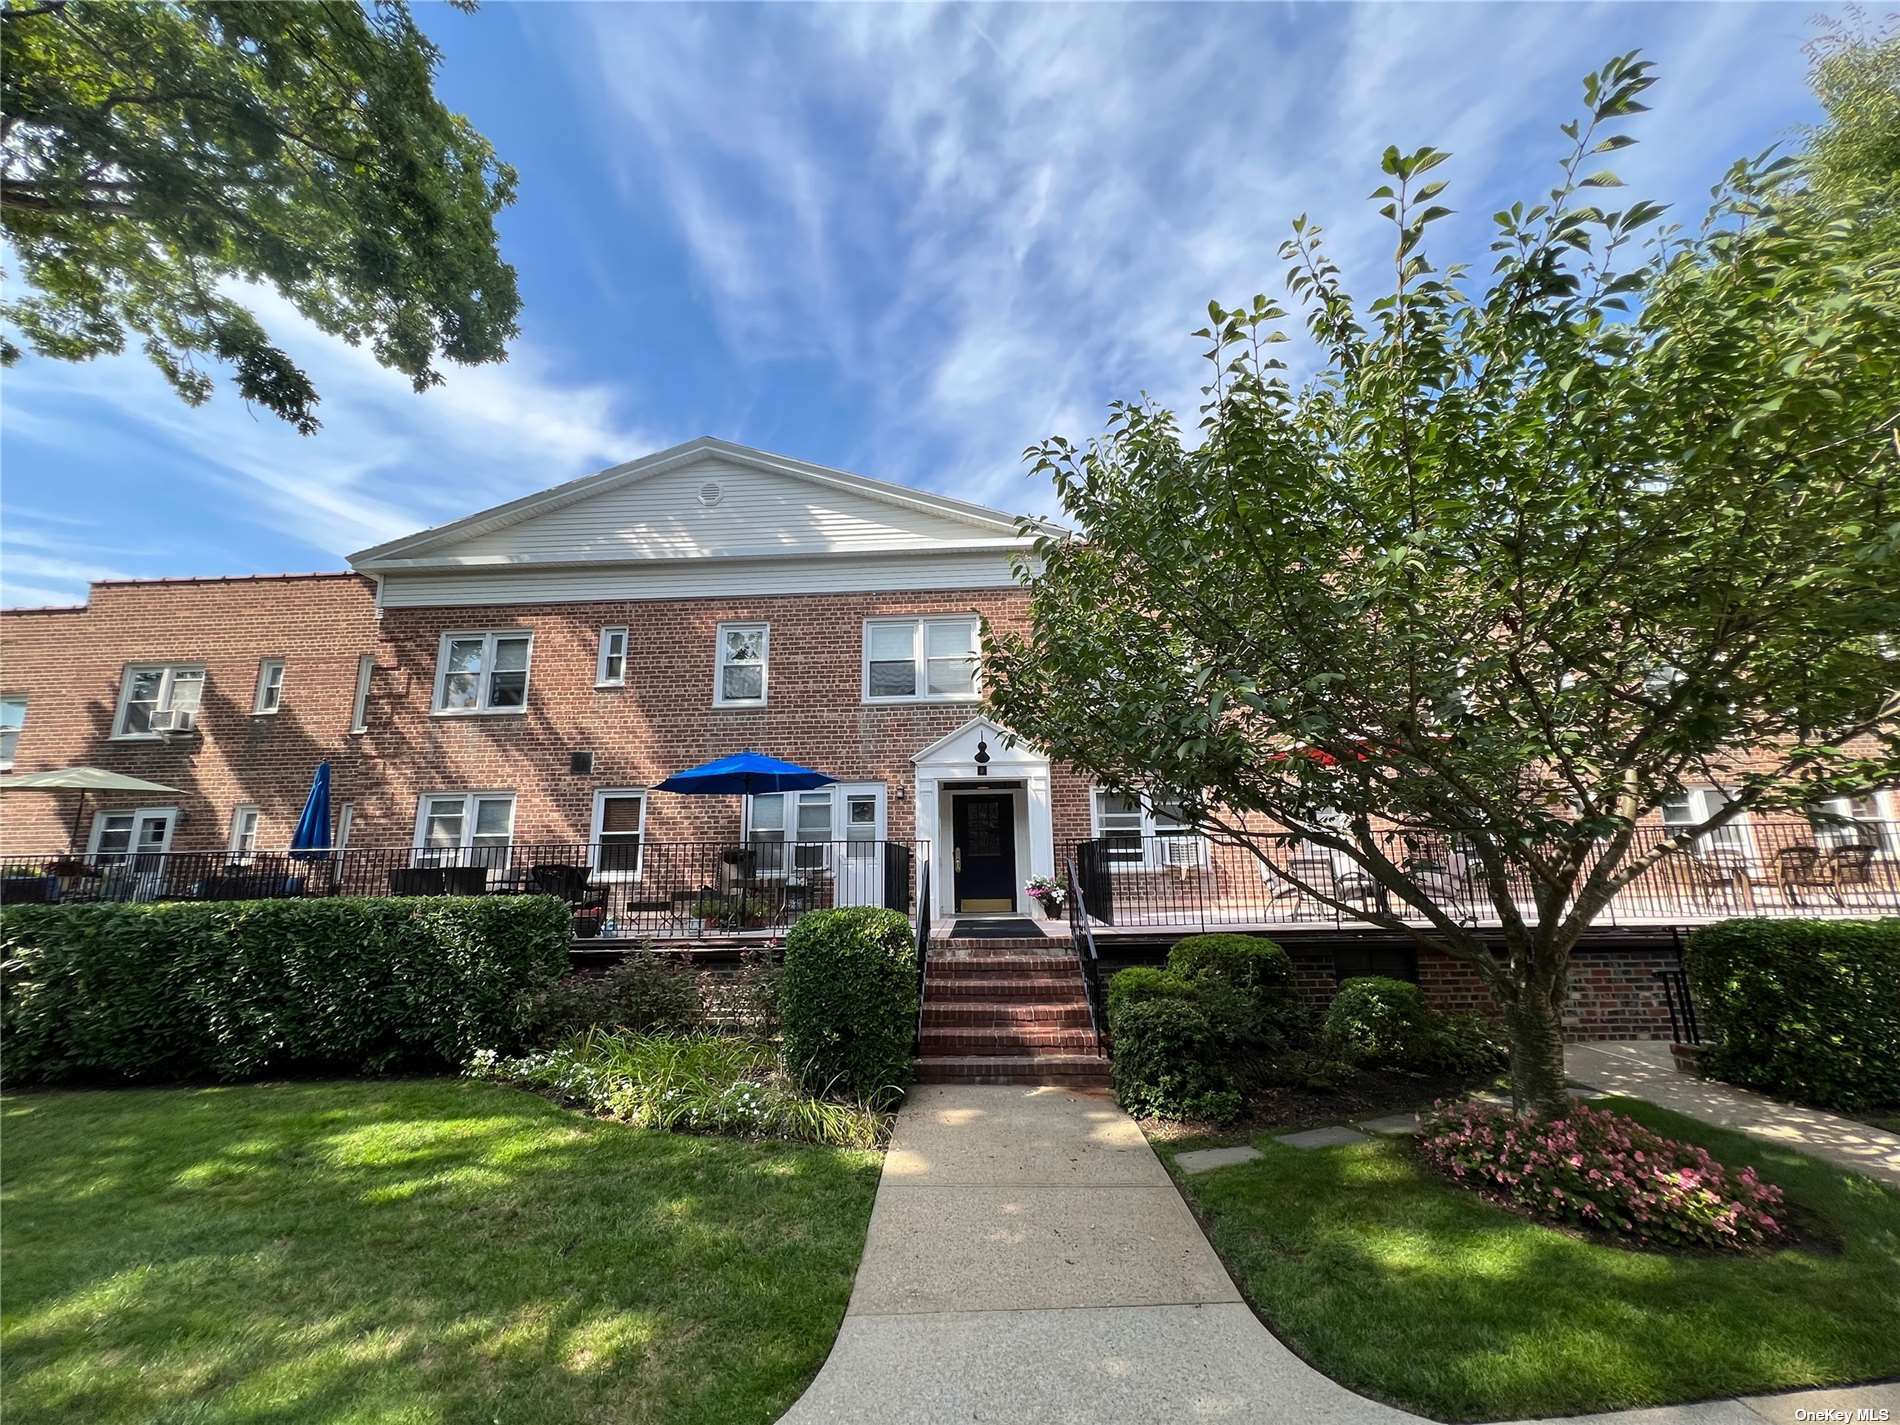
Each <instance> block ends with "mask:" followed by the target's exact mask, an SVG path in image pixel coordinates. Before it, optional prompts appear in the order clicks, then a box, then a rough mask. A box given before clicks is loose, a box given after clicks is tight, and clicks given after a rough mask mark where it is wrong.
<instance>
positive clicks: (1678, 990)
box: [1656, 968, 1702, 1044]
mask: <svg viewBox="0 0 1900 1425" xmlns="http://www.w3.org/2000/svg"><path fill="white" fill-rule="evenodd" d="M1656 978H1657V979H1659V980H1661V981H1662V989H1663V1002H1664V1003H1665V1004H1666V1005H1668V1007H1669V1038H1670V1039H1671V1040H1672V1041H1673V1042H1675V1043H1677V1044H1700V1043H1701V1042H1702V1026H1701V1025H1699V1024H1698V1023H1697V1022H1696V1017H1695V996H1694V995H1692V994H1690V993H1689V973H1688V971H1686V970H1683V969H1681V968H1677V969H1673V970H1658V971H1656ZM1685 1030H1686V1031H1688V1037H1687V1038H1686V1039H1685V1038H1684V1037H1683V1032H1684V1031H1685Z"/></svg>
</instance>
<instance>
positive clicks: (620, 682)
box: [524, 624, 630, 701]
mask: <svg viewBox="0 0 1900 1425" xmlns="http://www.w3.org/2000/svg"><path fill="white" fill-rule="evenodd" d="M615 634H619V635H620V676H619V677H618V678H609V677H608V676H607V658H608V651H607V646H608V640H609V639H611V638H612V637H613V636H614V635H615ZM629 651H630V650H629V648H628V642H627V630H626V628H625V626H623V625H621V624H609V625H608V626H607V627H606V628H603V629H602V630H601V631H600V651H599V652H598V653H597V654H595V656H594V686H595V687H596V688H624V687H626V686H627V655H628V652H629ZM528 655H529V659H530V661H532V659H533V655H534V644H533V643H532V642H530V643H529V645H528ZM524 701H525V700H524Z"/></svg>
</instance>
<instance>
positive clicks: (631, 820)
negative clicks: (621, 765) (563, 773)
mask: <svg viewBox="0 0 1900 1425" xmlns="http://www.w3.org/2000/svg"><path fill="white" fill-rule="evenodd" d="M646 805H647V797H646V793H645V792H644V791H643V790H641V789H640V788H638V787H617V788H611V789H608V790H604V791H598V792H595V793H594V869H595V870H596V871H598V872H600V873H601V874H602V875H604V876H637V875H639V874H640V843H641V830H642V828H643V826H644V824H645V820H646Z"/></svg>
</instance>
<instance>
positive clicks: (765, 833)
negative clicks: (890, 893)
mask: <svg viewBox="0 0 1900 1425" xmlns="http://www.w3.org/2000/svg"><path fill="white" fill-rule="evenodd" d="M883 820H884V804H883V795H882V792H881V790H880V789H879V788H878V787H877V786H876V785H875V784H873V783H864V784H861V785H858V786H849V785H841V786H836V787H821V788H819V789H817V790H815V791H809V792H770V793H766V794H764V795H761V796H755V797H748V798H747V799H746V841H747V844H748V845H749V846H751V847H752V849H753V854H754V864H755V865H756V867H757V868H758V870H759V871H760V872H762V873H764V874H774V873H779V872H783V871H785V870H788V869H789V870H794V871H818V870H823V869H826V868H829V867H833V866H834V865H835V863H836V861H837V860H838V859H840V858H841V859H843V860H844V861H857V862H864V861H869V860H871V859H872V858H874V857H875V856H876V854H877V843H878V842H879V841H881V840H882V839H883V836H884V825H883ZM787 847H789V848H790V850H789V852H788V851H787Z"/></svg>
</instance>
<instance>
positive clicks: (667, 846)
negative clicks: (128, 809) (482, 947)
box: [0, 838, 928, 940]
mask: <svg viewBox="0 0 1900 1425" xmlns="http://www.w3.org/2000/svg"><path fill="white" fill-rule="evenodd" d="M922 845H923V843H912V842H908V841H792V842H782V841H763V840H755V841H751V842H745V843H738V842H731V841H692V842H681V841H653V840H648V839H645V838H626V839H622V840H618V841H598V842H535V843H525V842H511V843H508V844H505V845H494V846H457V847H410V846H390V847H362V848H354V847H353V848H350V849H348V850H344V851H331V852H326V853H323V854H321V855H317V856H307V857H297V856H292V855H291V854H290V853H289V852H285V851H270V852H255V853H252V854H250V855H243V856H239V855H233V854H230V853H227V852H222V851H164V852H135V853H132V854H127V855H110V854H107V855H94V856H73V855H69V854H52V855H45V856H21V855H18V854H9V855H8V856H7V857H6V859H5V864H4V865H3V866H0V902H9V903H21V902H35V901H36V902H41V903H51V902H59V903H73V902H90V901H174V900H194V901H222V900H281V899H287V898H292V897H300V896H337V895H347V896H390V895H394V896H421V895H553V896H558V897H560V898H561V899H562V900H565V901H566V902H567V903H568V904H569V905H570V906H571V907H572V908H573V912H574V934H575V936H576V938H578V939H585V940H593V939H601V938H606V939H642V940H646V939H687V940H696V939H708V938H724V937H729V936H735V935H754V936H757V935H764V936H768V937H769V936H771V935H773V934H777V933H783V931H784V930H786V929H787V928H788V927H789V926H790V925H791V923H792V922H793V921H795V920H797V919H798V917H799V916H801V915H803V914H805V913H806V912H808V911H813V910H822V909H827V908H829V907H833V906H846V905H880V906H886V907H889V908H890V909H893V910H899V911H903V912H904V913H906V914H909V912H910V910H911V907H912V906H913V905H914V904H918V903H920V902H919V901H918V899H917V898H916V897H914V896H913V894H912V880H913V876H914V875H915V874H916V872H917V869H918V867H919V865H920V864H922V863H924V862H927V860H928V857H927V855H920V854H919V848H920V847H921V846H922Z"/></svg>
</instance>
